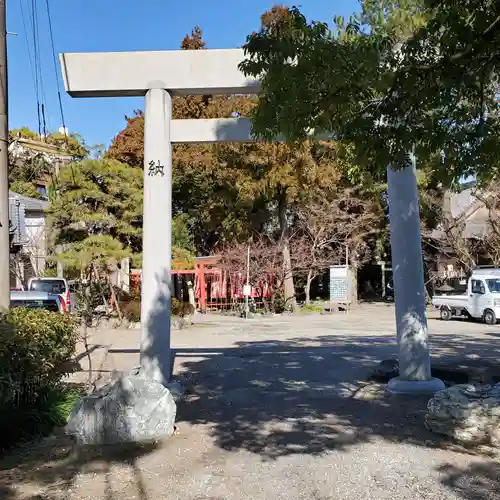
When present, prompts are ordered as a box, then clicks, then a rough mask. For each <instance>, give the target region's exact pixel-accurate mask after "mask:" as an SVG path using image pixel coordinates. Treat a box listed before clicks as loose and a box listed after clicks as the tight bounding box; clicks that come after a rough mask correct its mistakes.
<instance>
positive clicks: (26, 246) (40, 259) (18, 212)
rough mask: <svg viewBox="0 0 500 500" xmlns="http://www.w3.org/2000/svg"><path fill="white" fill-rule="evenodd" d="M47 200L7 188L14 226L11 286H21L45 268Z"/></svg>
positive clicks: (10, 214)
mask: <svg viewBox="0 0 500 500" xmlns="http://www.w3.org/2000/svg"><path fill="white" fill-rule="evenodd" d="M48 207H49V202H48V201H45V200H37V199H36V198H30V197H28V196H23V195H21V194H17V193H14V192H12V191H10V192H9V218H10V221H11V224H12V227H13V229H14V238H13V244H14V246H15V248H16V250H17V252H16V253H13V254H12V256H11V287H12V288H22V287H23V286H24V285H25V284H26V282H27V281H28V279H29V278H31V277H33V276H37V275H39V274H40V273H42V272H43V271H44V270H45V265H46V262H47V256H48V239H47V226H46V217H47V215H46V213H45V210H46V209H47V208H48Z"/></svg>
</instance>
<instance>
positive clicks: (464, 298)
mask: <svg viewBox="0 0 500 500" xmlns="http://www.w3.org/2000/svg"><path fill="white" fill-rule="evenodd" d="M432 304H433V305H434V306H435V307H437V308H439V309H440V312H441V319H444V320H449V319H451V318H452V317H453V316H466V317H469V318H474V319H481V320H483V321H484V322H485V323H487V324H489V325H494V324H496V322H497V319H500V269H496V268H495V269H475V270H474V271H473V272H472V275H471V276H470V278H469V280H468V283H467V292H466V293H465V294H462V295H438V296H435V297H433V299H432Z"/></svg>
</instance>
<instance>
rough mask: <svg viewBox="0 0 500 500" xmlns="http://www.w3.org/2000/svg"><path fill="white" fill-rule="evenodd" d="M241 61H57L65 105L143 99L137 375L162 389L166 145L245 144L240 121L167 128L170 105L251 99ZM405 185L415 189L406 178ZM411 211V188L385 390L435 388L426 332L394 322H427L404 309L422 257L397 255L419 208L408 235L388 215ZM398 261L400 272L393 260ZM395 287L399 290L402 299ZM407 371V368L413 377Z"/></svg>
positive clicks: (210, 57) (95, 57)
mask: <svg viewBox="0 0 500 500" xmlns="http://www.w3.org/2000/svg"><path fill="white" fill-rule="evenodd" d="M244 57H245V56H244V53H243V50H242V49H225V50H200V51H181V50H173V51H147V52H117V53H113V52H95V53H76V54H75V53H73V54H69V53H65V54H61V55H60V63H61V70H62V75H63V79H64V85H65V88H66V91H67V92H68V93H69V95H71V96H72V97H137V96H144V97H145V127H144V128H145V130H144V134H145V135H144V220H143V224H144V225H143V264H142V269H143V274H142V306H141V323H142V334H141V369H142V372H143V374H144V375H145V376H147V377H149V378H151V379H154V380H156V381H159V382H161V383H163V384H166V383H168V381H169V378H170V376H171V368H172V367H171V356H170V310H171V307H170V305H171V304H170V302H171V279H170V270H171V254H172V143H193V142H250V141H252V140H253V137H252V133H251V124H250V121H249V120H248V119H246V118H225V119H212V120H172V119H171V118H172V97H173V96H175V95H207V94H210V95H216V94H226V95H227V94H255V93H258V92H259V90H260V87H259V82H258V81H257V80H254V79H251V78H248V77H246V76H245V75H244V74H243V73H242V72H240V71H239V69H238V65H239V63H240V62H241V61H242V60H243V59H244ZM405 172H407V170H406V169H405ZM405 172H403V173H399V172H398V173H396V174H395V176H394V178H392V181H393V182H392V186H394V187H396V185H397V183H398V179H401V180H402V182H403V183H404V182H405V181H404V180H403V177H404V176H405ZM410 177H411V175H410ZM406 180H407V181H408V180H410V181H411V183H413V181H412V180H411V179H410V178H409V177H408V175H406ZM415 185H416V184H415ZM395 193H396V194H397V189H396V190H395V189H391V179H389V196H390V197H391V195H394V194H395ZM408 197H409V198H408ZM415 204H416V206H417V207H418V193H417V192H416V190H415V189H414V187H413V184H411V186H410V188H409V189H406V190H405V189H403V190H402V191H399V194H397V196H396V198H394V199H393V200H390V206H391V235H392V240H393V241H392V249H393V250H392V251H393V256H395V257H394V259H393V269H395V270H396V273H397V284H396V288H395V293H396V303H397V307H398V301H399V306H400V307H399V308H398V321H397V328H398V340H401V339H402V340H404V342H399V345H400V364H401V369H400V371H401V373H402V374H403V378H404V383H403V386H404V387H402V388H401V384H400V383H395V384H393V385H392V390H393V392H420V391H424V392H433V391H434V390H435V389H436V387H435V385H433V383H432V381H431V380H422V377H423V378H424V379H426V378H428V377H430V374H429V368H428V367H429V350H428V348H427V329H426V328H423V329H419V330H418V333H419V334H418V336H415V335H414V333H415V328H414V326H413V327H412V324H413V323H411V322H408V321H400V320H399V319H400V318H403V319H404V318H422V317H423V318H425V304H424V306H422V301H421V300H419V301H417V302H418V303H416V304H413V303H412V300H413V298H414V297H418V296H419V294H420V293H421V290H422V286H421V285H422V284H423V275H422V272H421V269H422V262H421V253H419V252H411V253H409V254H408V255H406V254H405V252H406V250H407V248H408V247H407V246H406V244H405V242H409V241H411V242H413V243H416V242H417V240H418V241H420V235H419V234H418V237H416V235H415V234H414V233H415V231H418V232H419V231H420V228H419V226H418V220H419V219H418V210H417V212H416V213H417V215H416V217H417V219H415V216H413V219H415V220H413V219H412V220H411V223H410V224H406V227H407V229H405V225H404V224H403V223H402V222H403V219H401V220H399V219H400V213H398V212H396V211H395V210H392V209H393V208H395V207H398V208H397V210H399V209H400V208H402V207H406V208H408V207H414V206H415ZM401 213H402V214H404V213H406V212H405V210H403V211H402V212H401ZM415 222H417V223H415ZM392 229H394V231H393V230H392ZM419 255H420V257H419ZM401 258H403V260H404V261H405V262H404V265H401V264H402V262H399V261H398V259H401ZM418 259H420V262H417V261H418ZM417 275H418V276H417ZM402 286H404V287H406V289H407V290H406V292H402V291H401V290H402V288H401V287H402ZM398 297H401V300H399V299H398ZM422 307H424V309H422ZM415 308H416V309H418V311H417V312H415V311H416V309H415ZM422 346H423V348H422ZM412 353H414V354H412ZM417 354H418V355H417ZM405 364H410V365H411V369H409V368H408V366H406V365H405ZM412 374H415V376H413V375H412ZM422 374H424V375H422ZM427 382H429V383H427ZM408 384H409V389H408ZM439 388H441V387H439Z"/></svg>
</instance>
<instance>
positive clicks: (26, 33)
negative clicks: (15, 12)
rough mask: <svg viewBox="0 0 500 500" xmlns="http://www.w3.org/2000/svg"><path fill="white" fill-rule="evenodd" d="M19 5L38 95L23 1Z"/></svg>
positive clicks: (34, 84) (36, 90)
mask: <svg viewBox="0 0 500 500" xmlns="http://www.w3.org/2000/svg"><path fill="white" fill-rule="evenodd" d="M19 5H20V6H21V17H22V20H23V28H24V38H25V40H26V47H27V49H28V58H29V62H30V69H31V78H32V80H33V87H34V89H35V93H37V92H38V89H37V87H36V83H35V69H34V66H33V58H32V57H31V48H30V43H29V40H28V29H27V27H26V15H25V13H24V6H23V0H19Z"/></svg>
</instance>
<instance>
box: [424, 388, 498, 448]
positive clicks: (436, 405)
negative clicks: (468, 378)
mask: <svg viewBox="0 0 500 500" xmlns="http://www.w3.org/2000/svg"><path fill="white" fill-rule="evenodd" d="M425 425H426V427H427V428H428V429H429V430H431V431H432V432H435V433H437V434H443V435H446V436H450V437H452V438H454V439H456V440H457V441H459V442H461V443H463V444H483V443H484V444H491V445H493V446H500V383H499V384H496V385H494V386H491V385H472V384H460V385H455V386H453V387H450V388H449V389H446V390H445V391H441V392H438V393H437V394H435V395H434V397H433V398H432V399H431V400H430V401H429V403H428V413H427V415H426V416H425Z"/></svg>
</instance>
